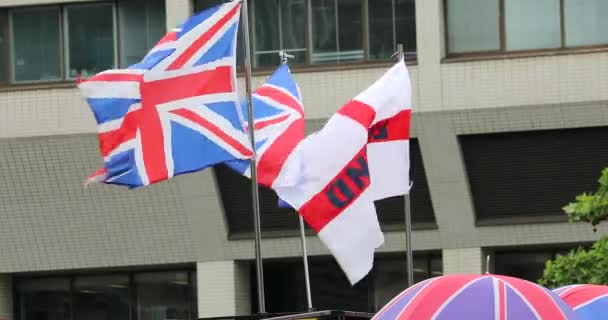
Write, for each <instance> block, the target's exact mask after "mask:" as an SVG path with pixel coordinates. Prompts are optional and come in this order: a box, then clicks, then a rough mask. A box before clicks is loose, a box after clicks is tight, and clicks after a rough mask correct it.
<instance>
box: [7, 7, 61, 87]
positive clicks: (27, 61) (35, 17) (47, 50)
mask: <svg viewBox="0 0 608 320" xmlns="http://www.w3.org/2000/svg"><path fill="white" fill-rule="evenodd" d="M11 20H12V38H13V59H12V60H13V63H12V64H13V67H14V69H13V73H14V80H15V81H49V80H59V79H61V40H60V39H61V38H60V34H59V30H60V29H59V8H58V7H44V8H28V9H16V10H13V11H12V16H11Z"/></svg>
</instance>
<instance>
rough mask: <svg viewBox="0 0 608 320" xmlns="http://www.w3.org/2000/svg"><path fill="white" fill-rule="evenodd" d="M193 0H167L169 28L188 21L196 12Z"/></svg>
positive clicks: (166, 10) (166, 9)
mask: <svg viewBox="0 0 608 320" xmlns="http://www.w3.org/2000/svg"><path fill="white" fill-rule="evenodd" d="M193 3H194V1H193V0H165V13H166V22H167V30H171V29H173V28H175V27H177V26H179V25H180V24H181V23H182V22H184V21H186V19H188V18H189V17H190V16H191V15H192V14H193V13H194V6H193Z"/></svg>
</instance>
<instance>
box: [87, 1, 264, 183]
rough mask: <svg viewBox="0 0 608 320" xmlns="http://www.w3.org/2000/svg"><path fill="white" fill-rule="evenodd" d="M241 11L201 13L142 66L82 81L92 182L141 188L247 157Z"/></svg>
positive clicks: (235, 6)
mask: <svg viewBox="0 0 608 320" xmlns="http://www.w3.org/2000/svg"><path fill="white" fill-rule="evenodd" d="M240 8H241V4H240V1H232V2H227V3H224V4H221V5H218V6H215V7H212V8H210V9H207V10H205V11H202V12H200V13H198V14H196V15H194V16H192V17H191V18H189V19H188V20H186V21H185V22H184V23H183V24H182V25H180V26H179V27H178V28H176V29H174V30H172V31H170V32H168V33H167V34H166V35H165V36H164V37H163V38H162V39H161V40H160V41H159V42H158V43H157V44H156V45H155V46H154V47H153V48H152V49H151V50H150V51H149V52H148V53H147V55H146V56H145V57H144V58H143V59H142V60H141V61H140V62H139V63H137V64H134V65H131V66H129V67H128V68H125V69H113V70H107V71H104V72H101V73H99V74H96V75H94V76H93V77H91V78H88V79H81V80H80V81H79V83H78V87H79V89H80V91H81V93H82V95H83V96H84V97H85V98H86V101H87V103H88V104H89V106H90V108H91V110H92V112H93V114H94V116H95V120H96V121H97V131H98V139H99V147H100V151H101V155H102V157H103V159H104V167H103V168H101V169H99V170H97V171H96V172H95V173H93V174H91V175H90V176H89V177H88V181H89V182H104V183H111V184H118V185H124V186H128V187H130V188H133V187H141V186H145V185H149V184H152V183H156V182H160V181H164V180H167V179H170V178H171V177H174V176H176V175H180V174H185V173H189V172H194V171H199V170H203V169H205V168H207V167H209V166H212V165H215V164H218V163H223V162H226V161H231V160H235V159H248V158H250V157H251V156H252V148H251V144H250V142H249V140H248V138H247V135H246V134H245V132H244V128H243V127H242V122H241V120H240V119H241V115H240V110H239V103H238V95H237V87H236V39H237V37H236V35H237V28H238V24H239V17H240Z"/></svg>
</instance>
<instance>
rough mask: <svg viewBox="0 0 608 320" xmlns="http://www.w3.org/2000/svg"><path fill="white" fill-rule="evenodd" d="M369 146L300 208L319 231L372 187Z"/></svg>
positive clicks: (309, 222)
mask: <svg viewBox="0 0 608 320" xmlns="http://www.w3.org/2000/svg"><path fill="white" fill-rule="evenodd" d="M369 182H370V180H369V169H368V165H367V149H366V148H365V147H364V148H363V149H361V150H360V151H359V152H358V153H357V154H356V155H355V156H354V157H353V159H352V160H351V161H349V162H348V163H347V164H346V166H344V168H343V169H342V170H341V171H340V172H339V173H338V174H337V175H336V176H335V177H334V178H333V179H332V180H331V181H330V182H329V183H328V184H327V185H326V186H325V188H323V190H322V191H321V192H319V193H317V194H316V195H315V196H313V197H312V198H311V199H310V200H308V202H306V203H305V204H304V205H303V206H302V207H301V208H300V210H299V212H300V214H301V215H302V216H303V217H304V219H305V220H306V222H307V223H308V224H309V225H310V227H311V228H313V230H315V232H316V233H319V232H320V231H321V230H322V229H323V228H324V227H325V226H326V225H327V224H328V223H329V222H331V221H332V220H333V219H334V218H335V217H337V216H338V215H339V214H340V213H342V211H344V210H345V209H346V208H348V206H350V205H351V204H352V203H353V202H355V201H356V200H357V199H358V198H359V196H360V195H361V193H363V191H365V189H367V187H369Z"/></svg>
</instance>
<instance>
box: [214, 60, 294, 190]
mask: <svg viewBox="0 0 608 320" xmlns="http://www.w3.org/2000/svg"><path fill="white" fill-rule="evenodd" d="M252 104H253V119H254V126H255V141H256V143H255V144H256V146H255V147H256V158H257V172H258V175H257V178H258V183H259V184H261V185H264V186H267V187H273V186H286V185H292V184H294V183H295V182H294V181H293V177H292V176H289V175H287V174H286V173H287V171H284V170H282V169H283V165H284V164H285V163H286V160H287V158H288V157H289V156H290V155H292V152H293V150H294V148H295V147H296V145H297V144H298V143H300V141H302V140H303V139H304V125H305V124H304V109H303V107H302V95H301V94H300V88H299V87H298V85H297V83H296V82H295V80H294V79H293V77H292V75H291V72H290V70H289V66H288V65H287V64H282V65H281V66H279V67H278V68H277V69H276V70H275V71H274V72H273V73H272V75H271V76H270V77H269V78H268V80H267V81H266V82H265V83H264V84H262V85H261V86H260V87H258V88H257V89H256V90H255V91H254V92H253V94H252ZM242 112H243V114H247V105H246V101H244V103H243V104H242ZM243 126H244V127H245V130H246V131H247V130H248V124H247V123H245V124H244V125H243ZM226 164H227V165H228V166H229V167H230V168H232V169H234V170H236V171H237V172H239V173H241V174H243V175H244V176H246V177H251V167H250V161H248V160H233V161H230V162H227V163H226Z"/></svg>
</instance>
